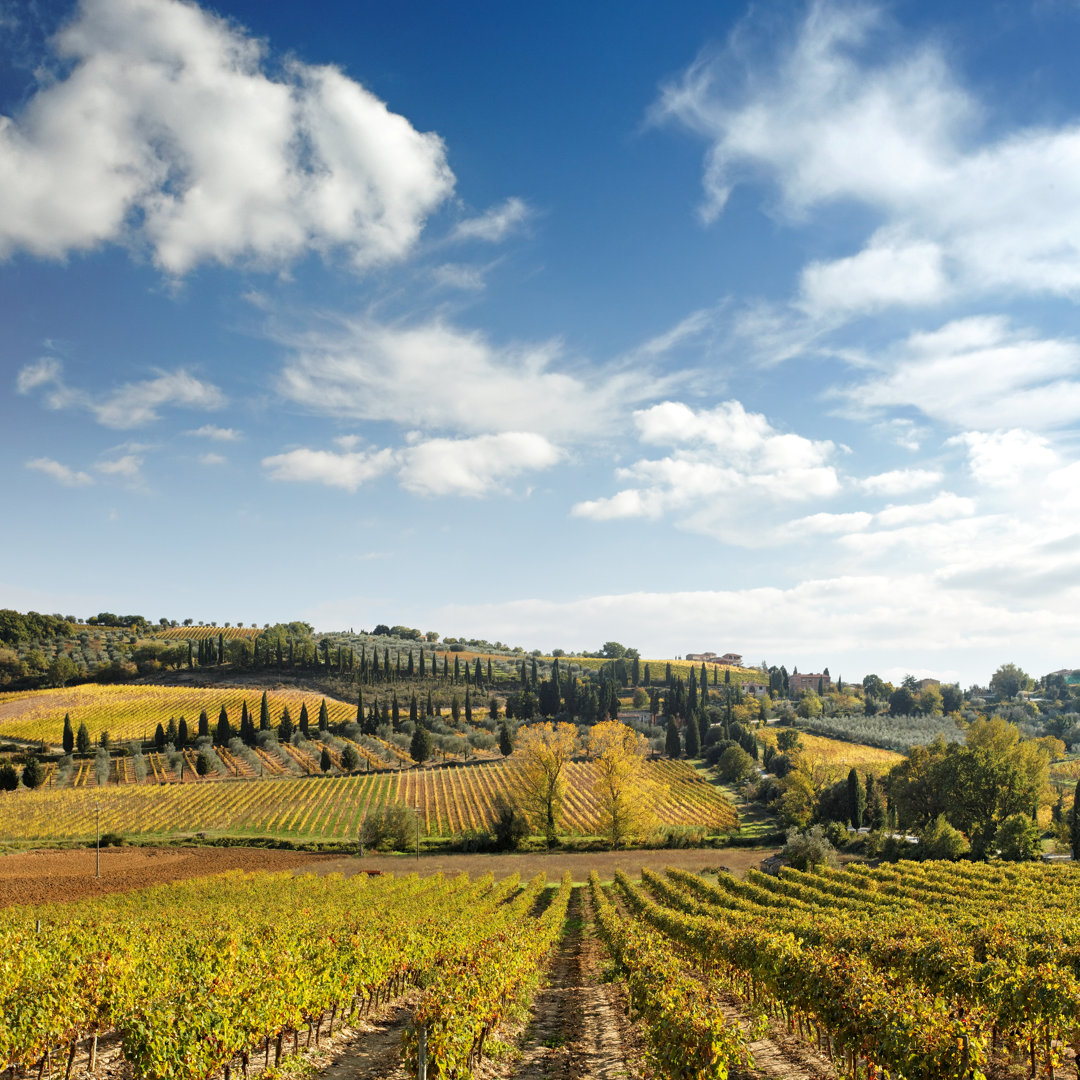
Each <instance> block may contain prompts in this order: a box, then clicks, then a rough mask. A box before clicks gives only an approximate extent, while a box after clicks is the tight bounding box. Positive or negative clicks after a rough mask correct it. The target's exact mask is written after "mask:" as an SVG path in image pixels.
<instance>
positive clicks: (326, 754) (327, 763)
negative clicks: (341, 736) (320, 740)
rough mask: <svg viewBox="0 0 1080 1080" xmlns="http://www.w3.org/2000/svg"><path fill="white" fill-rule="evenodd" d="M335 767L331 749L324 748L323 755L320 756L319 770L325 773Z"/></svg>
mask: <svg viewBox="0 0 1080 1080" xmlns="http://www.w3.org/2000/svg"><path fill="white" fill-rule="evenodd" d="M333 765H334V762H333V759H332V758H331V757H330V749H329V747H326V746H324V747H323V748H322V754H321V755H320V756H319V768H320V769H321V770H322V771H323V772H329V771H330V769H331V768H332V767H333Z"/></svg>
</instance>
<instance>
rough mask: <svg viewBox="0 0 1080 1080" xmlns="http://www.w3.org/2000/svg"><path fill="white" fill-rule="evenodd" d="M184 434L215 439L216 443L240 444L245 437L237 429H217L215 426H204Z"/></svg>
mask: <svg viewBox="0 0 1080 1080" xmlns="http://www.w3.org/2000/svg"><path fill="white" fill-rule="evenodd" d="M184 434H185V435H192V436H194V437H195V438H198V439H213V440H214V441H215V442H238V441H239V440H240V439H242V438H243V437H244V436H243V434H242V433H241V432H239V431H237V430H236V428H227V427H215V426H214V425H213V424H203V426H202V427H197V428H192V430H191V431H185V432H184Z"/></svg>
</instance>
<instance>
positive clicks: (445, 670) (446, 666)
mask: <svg viewBox="0 0 1080 1080" xmlns="http://www.w3.org/2000/svg"><path fill="white" fill-rule="evenodd" d="M442 677H443V678H444V679H449V678H450V660H449V658H448V657H447V655H446V653H443V658H442Z"/></svg>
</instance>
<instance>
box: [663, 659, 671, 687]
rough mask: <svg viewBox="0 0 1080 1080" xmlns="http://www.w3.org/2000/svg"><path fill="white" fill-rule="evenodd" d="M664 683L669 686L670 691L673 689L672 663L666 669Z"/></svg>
mask: <svg viewBox="0 0 1080 1080" xmlns="http://www.w3.org/2000/svg"><path fill="white" fill-rule="evenodd" d="M664 682H665V684H666V685H667V687H668V689H669V690H670V689H671V662H670V661H669V662H668V664H667V668H666V670H665V672H664Z"/></svg>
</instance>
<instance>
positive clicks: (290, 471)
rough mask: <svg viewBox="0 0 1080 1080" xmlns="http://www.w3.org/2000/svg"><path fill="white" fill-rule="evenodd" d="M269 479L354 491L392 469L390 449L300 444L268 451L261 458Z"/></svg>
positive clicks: (392, 457)
mask: <svg viewBox="0 0 1080 1080" xmlns="http://www.w3.org/2000/svg"><path fill="white" fill-rule="evenodd" d="M262 463H263V468H265V469H266V470H267V472H268V475H269V476H270V479H271V480H293V481H298V482H301V483H309V484H325V485H326V486H328V487H339V488H344V489H345V490H346V491H356V490H357V488H359V487H360V486H361V485H362V484H365V483H367V482H368V481H369V480H374V479H376V478H377V477H380V476H382V475H384V474H385V473H386V472H388V471H389V470H390V469H392V468H393V466H394V463H395V456H394V452H393V451H392V450H378V451H372V452H365V451H346V452H343V453H340V454H337V453H334V452H333V451H332V450H312V449H309V448H307V447H301V448H299V449H297V450H289V451H287V452H286V453H283V454H272V455H271V456H269V457H265V458H263V460H262Z"/></svg>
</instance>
